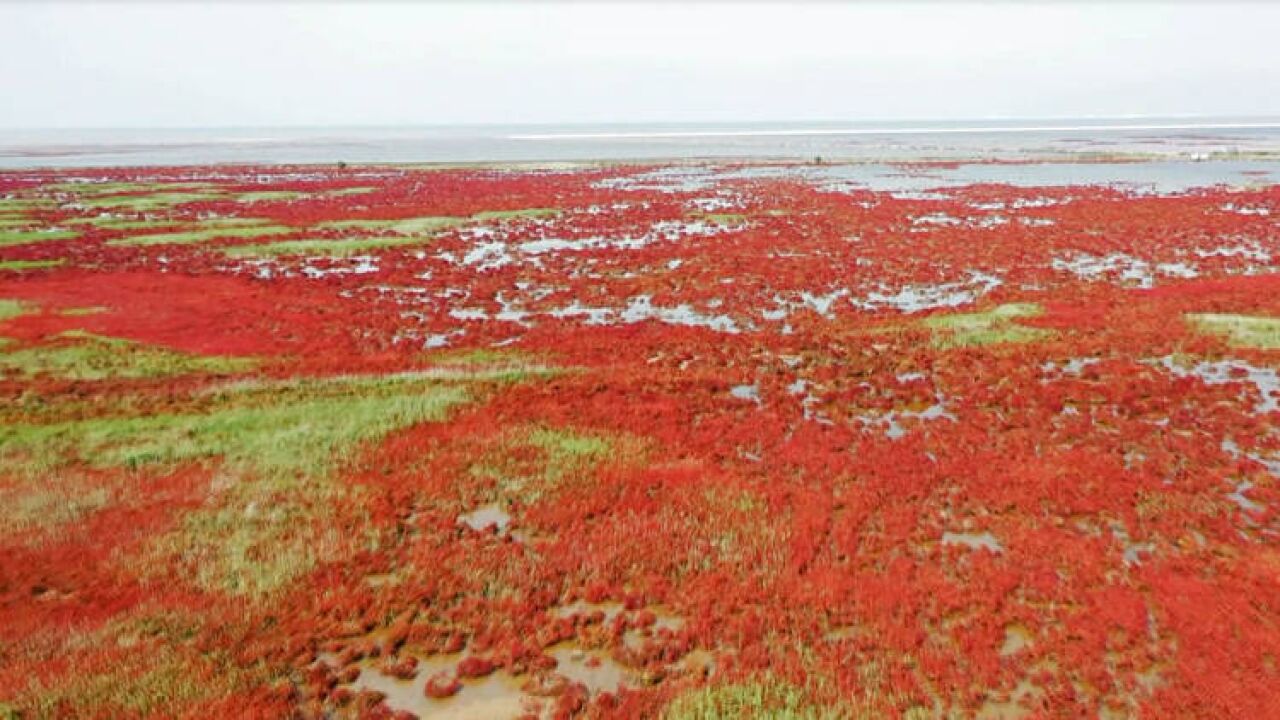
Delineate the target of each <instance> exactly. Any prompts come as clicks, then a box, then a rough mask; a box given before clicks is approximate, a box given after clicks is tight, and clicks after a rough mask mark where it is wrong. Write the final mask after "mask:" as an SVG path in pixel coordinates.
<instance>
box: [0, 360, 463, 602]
mask: <svg viewBox="0 0 1280 720" xmlns="http://www.w3.org/2000/svg"><path fill="white" fill-rule="evenodd" d="M468 399H469V394H468V392H467V390H466V389H465V388H463V387H459V386H456V385H453V386H450V385H441V384H439V383H435V382H430V381H427V382H424V381H422V380H419V379H416V378H410V377H394V376H393V377H390V378H352V379H347V380H345V381H344V380H338V381H331V382H306V381H296V382H293V383H292V384H290V385H287V386H283V387H275V388H272V389H267V390H263V389H258V388H255V387H254V386H253V385H252V384H248V385H245V386H240V387H238V388H235V389H230V390H224V391H223V392H221V393H219V394H218V395H216V396H215V398H214V402H213V404H212V406H211V407H210V408H209V409H208V411H207V412H203V413H191V414H165V415H148V416H141V417H107V418H94V419H91V420H79V421H73V422H61V423H53V424H47V425H33V424H12V425H8V426H5V427H0V460H3V461H4V462H5V463H7V464H8V465H9V466H10V467H14V468H25V470H26V471H27V472H28V473H33V474H34V475H35V476H36V477H37V478H38V477H40V476H41V475H47V474H49V473H56V472H59V471H60V468H62V467H64V466H65V465H66V464H67V463H71V464H75V463H87V464H89V465H90V466H93V467H97V468H126V469H128V468H142V467H150V466H160V467H162V468H163V467H166V466H173V465H176V464H180V463H190V462H197V463H206V462H207V463H212V464H213V467H215V468H216V469H217V475H218V478H220V479H218V480H215V483H216V484H217V485H218V487H220V488H222V489H221V490H220V491H219V492H218V493H217V494H216V495H215V496H214V498H212V499H213V502H211V503H210V504H208V505H206V506H205V507H203V508H201V509H200V510H197V511H195V512H193V513H191V514H190V515H188V516H187V517H186V518H185V520H184V522H183V523H182V526H181V527H180V528H179V529H178V530H175V531H174V532H173V533H171V534H169V535H167V536H165V537H162V538H158V539H157V541H156V545H155V553H154V556H153V557H150V558H148V559H145V560H144V561H142V562H141V564H140V566H139V571H140V572H142V571H144V570H145V568H146V567H148V566H150V567H172V566H173V564H175V563H177V564H180V565H181V566H183V567H187V566H189V567H190V570H191V572H192V573H193V576H194V577H195V579H196V580H197V582H198V583H199V584H200V585H202V586H203V587H206V588H208V589H221V590H225V591H228V592H233V593H251V594H252V593H266V592H270V591H272V590H275V589H276V588H279V587H281V586H282V585H284V584H286V583H288V582H289V581H291V580H292V579H294V578H296V577H298V576H299V575H301V574H302V573H305V572H306V571H308V570H309V569H310V568H311V567H313V566H314V565H315V563H316V562H317V561H321V560H326V559H332V558H334V557H336V556H337V555H338V554H340V552H341V549H342V548H343V547H344V546H345V545H346V544H350V543H351V542H354V541H357V540H361V539H363V538H352V537H350V535H351V530H350V529H343V528H338V527H335V526H334V525H333V523H332V522H329V521H330V520H331V519H332V518H333V517H334V516H335V514H336V512H337V508H338V507H340V506H341V507H346V508H352V507H355V508H358V507H359V498H358V489H356V488H355V487H353V486H348V485H346V484H343V483H338V482H335V481H333V480H332V478H331V474H332V471H333V470H334V469H335V468H336V467H338V466H339V465H340V464H342V463H344V462H347V461H349V460H350V459H351V458H353V457H354V456H355V453H356V452H357V450H358V448H359V447H360V446H361V445H362V444H364V443H367V442H371V441H375V440H377V439H379V438H381V437H383V436H385V435H386V434H387V433H389V432H392V431H394V430H396V429H398V428H402V427H405V426H408V425H412V424H414V423H418V422H425V421H439V420H442V419H444V418H445V416H446V414H447V412H448V411H449V410H450V409H451V408H452V407H453V406H455V405H458V404H460V403H463V402H466V401H467V400H468Z"/></svg>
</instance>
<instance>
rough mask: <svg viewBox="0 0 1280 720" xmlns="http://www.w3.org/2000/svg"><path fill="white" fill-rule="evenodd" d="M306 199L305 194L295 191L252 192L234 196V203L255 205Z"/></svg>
mask: <svg viewBox="0 0 1280 720" xmlns="http://www.w3.org/2000/svg"><path fill="white" fill-rule="evenodd" d="M304 197H307V194H306V193H303V192H297V191H295V190H257V191H254V192H244V193H240V194H239V195H236V196H235V200H236V202H240V203H256V202H276V201H279V200H297V199H299V198H304Z"/></svg>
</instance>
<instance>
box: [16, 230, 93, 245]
mask: <svg viewBox="0 0 1280 720" xmlns="http://www.w3.org/2000/svg"><path fill="white" fill-rule="evenodd" d="M78 237H80V233H78V232H76V231H74V230H45V229H41V230H0V247H7V246H9V245H26V244H28V243H38V242H49V241H51V240H72V239H75V238H78Z"/></svg>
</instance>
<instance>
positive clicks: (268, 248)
mask: <svg viewBox="0 0 1280 720" xmlns="http://www.w3.org/2000/svg"><path fill="white" fill-rule="evenodd" d="M429 241H430V239H429V238H423V237H373V238H346V239H341V240H322V239H313V240H284V241H281V242H274V243H262V244H256V245H236V246H234V247H229V248H225V249H224V250H223V251H222V252H223V253H225V254H226V255H227V257H232V258H246V257H277V256H280V255H305V256H309V257H347V256H349V255H359V254H362V253H364V252H367V251H369V250H381V249H384V248H391V247H401V246H405V245H422V244H424V243H427V242H429Z"/></svg>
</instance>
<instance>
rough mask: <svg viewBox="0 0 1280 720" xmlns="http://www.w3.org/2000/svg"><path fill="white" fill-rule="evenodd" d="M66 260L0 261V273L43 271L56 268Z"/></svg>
mask: <svg viewBox="0 0 1280 720" xmlns="http://www.w3.org/2000/svg"><path fill="white" fill-rule="evenodd" d="M65 262H66V260H0V272H3V271H5V270H13V271H18V270H44V269H46V268H51V267H58V266H59V265H62V264H63V263H65Z"/></svg>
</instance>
